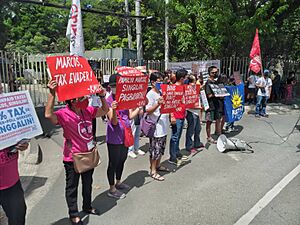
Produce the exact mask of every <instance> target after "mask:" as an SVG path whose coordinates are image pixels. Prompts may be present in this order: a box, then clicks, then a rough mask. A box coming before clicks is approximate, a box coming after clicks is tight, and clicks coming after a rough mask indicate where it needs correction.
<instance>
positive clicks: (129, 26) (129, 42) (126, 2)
mask: <svg viewBox="0 0 300 225" xmlns="http://www.w3.org/2000/svg"><path fill="white" fill-rule="evenodd" d="M125 13H126V15H128V16H129V5H128V0H125ZM126 27H127V38H128V48H129V49H132V35H131V24H130V19H129V18H126Z"/></svg>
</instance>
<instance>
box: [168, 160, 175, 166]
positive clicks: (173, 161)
mask: <svg viewBox="0 0 300 225" xmlns="http://www.w3.org/2000/svg"><path fill="white" fill-rule="evenodd" d="M168 162H169V163H171V164H174V165H177V159H169V160H168Z"/></svg>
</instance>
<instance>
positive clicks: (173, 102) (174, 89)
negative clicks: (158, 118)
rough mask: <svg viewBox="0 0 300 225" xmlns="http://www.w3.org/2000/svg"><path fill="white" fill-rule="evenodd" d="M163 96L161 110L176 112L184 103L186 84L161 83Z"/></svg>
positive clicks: (162, 111) (163, 111)
mask: <svg viewBox="0 0 300 225" xmlns="http://www.w3.org/2000/svg"><path fill="white" fill-rule="evenodd" d="M161 91H162V97H163V99H164V103H163V104H162V105H161V108H160V112H161V113H162V114H164V113H174V112H176V111H177V110H178V109H180V108H181V105H182V104H183V98H184V97H183V96H184V86H183V85H181V86H179V85H167V84H162V85H161Z"/></svg>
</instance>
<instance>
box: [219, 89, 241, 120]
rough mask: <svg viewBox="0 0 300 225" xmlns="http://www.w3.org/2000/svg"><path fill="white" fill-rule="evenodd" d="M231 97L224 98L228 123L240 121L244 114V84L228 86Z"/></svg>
mask: <svg viewBox="0 0 300 225" xmlns="http://www.w3.org/2000/svg"><path fill="white" fill-rule="evenodd" d="M226 89H227V91H228V93H230V96H226V97H225V98H224V106H225V118H226V122H234V121H238V120H240V119H241V118H242V117H243V113H244V84H243V83H241V84H240V85H238V86H226Z"/></svg>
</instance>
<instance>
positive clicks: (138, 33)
mask: <svg viewBox="0 0 300 225" xmlns="http://www.w3.org/2000/svg"><path fill="white" fill-rule="evenodd" d="M141 1H142V0H135V15H136V16H140V15H141ZM136 50H137V60H138V65H139V66H141V64H142V59H143V45H142V20H141V19H140V18H136Z"/></svg>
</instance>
